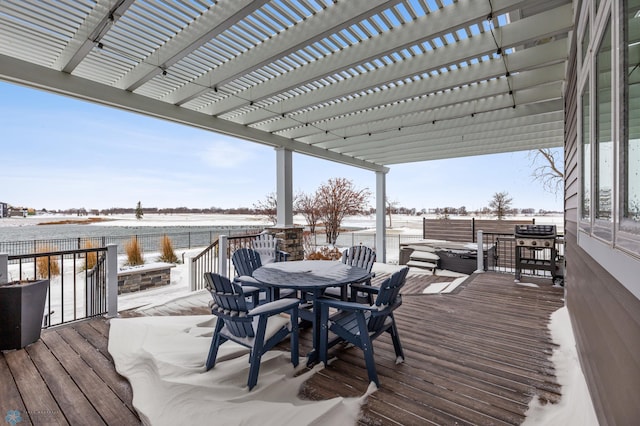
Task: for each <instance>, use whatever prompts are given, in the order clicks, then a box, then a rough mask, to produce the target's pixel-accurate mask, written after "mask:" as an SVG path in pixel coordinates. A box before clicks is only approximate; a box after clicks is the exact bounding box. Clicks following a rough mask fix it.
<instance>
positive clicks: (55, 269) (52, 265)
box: [36, 245, 60, 278]
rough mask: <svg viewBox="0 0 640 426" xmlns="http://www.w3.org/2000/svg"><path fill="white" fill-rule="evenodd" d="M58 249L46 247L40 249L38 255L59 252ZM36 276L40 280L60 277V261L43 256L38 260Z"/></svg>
mask: <svg viewBox="0 0 640 426" xmlns="http://www.w3.org/2000/svg"><path fill="white" fill-rule="evenodd" d="M57 250H58V248H57V247H53V246H48V245H44V246H42V247H40V248H39V249H38V253H50V252H53V251H57ZM36 275H37V277H38V278H49V277H56V276H58V275H60V263H59V262H58V259H57V258H55V257H53V258H52V257H51V256H41V257H37V258H36Z"/></svg>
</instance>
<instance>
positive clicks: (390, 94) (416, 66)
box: [235, 33, 568, 132]
mask: <svg viewBox="0 0 640 426" xmlns="http://www.w3.org/2000/svg"><path fill="white" fill-rule="evenodd" d="M476 39H477V40H476ZM481 40H482V42H481ZM480 42H481V44H482V45H483V46H485V49H488V50H487V51H485V52H482V53H486V52H491V51H493V50H495V44H494V42H493V38H492V37H491V34H486V33H485V34H483V35H479V36H477V37H474V43H478V44H480ZM469 54H470V51H469V49H459V46H457V44H456V45H449V46H447V47H445V48H442V49H439V50H437V51H431V52H427V53H426V54H424V55H421V56H414V57H412V58H409V59H406V60H404V61H402V62H396V63H393V64H390V65H388V66H386V67H383V68H378V69H375V70H372V71H370V72H368V73H365V74H362V75H359V76H357V77H354V78H351V79H348V80H343V81H340V82H338V83H335V84H332V85H330V86H327V87H324V88H321V89H318V90H316V91H315V93H314V94H313V97H312V98H311V99H309V98H307V97H305V96H295V97H292V98H289V99H285V100H283V101H282V102H279V103H278V109H279V110H280V111H282V113H283V114H291V113H292V112H295V111H299V110H301V109H304V108H309V107H311V106H313V105H320V104H322V103H324V102H329V101H331V100H334V99H339V98H342V97H344V96H345V95H348V94H351V93H358V92H362V91H365V90H367V89H370V88H375V87H380V86H381V85H384V84H387V83H391V82H395V81H398V80H401V79H403V78H409V77H412V76H414V75H418V74H422V73H425V72H427V71H429V70H432V69H440V68H442V67H445V66H447V65H450V64H452V63H456V64H457V63H460V62H462V61H464V60H466V59H467V58H468V57H469ZM567 55H568V49H567V41H566V40H564V39H563V40H559V41H555V42H551V43H547V44H544V45H540V46H536V47H533V48H530V49H526V50H521V51H516V52H515V53H512V54H510V55H505V56H504V60H505V62H506V64H507V67H508V69H509V72H511V73H517V72H521V71H526V70H530V69H533V68H537V67H540V66H541V65H544V64H549V63H554V62H560V61H564V60H566V59H567ZM505 71H506V70H505V64H504V63H503V61H502V60H501V59H499V60H491V61H489V62H482V63H478V64H469V66H467V67H465V68H459V69H458V70H456V71H450V72H448V73H445V74H441V75H439V76H438V77H437V78H425V79H422V80H420V81H417V82H412V83H410V84H405V85H403V86H397V87H395V88H394V89H393V90H383V91H379V92H376V93H373V94H369V95H367V96H362V97H358V98H355V99H352V100H350V101H349V102H341V103H339V104H335V105H331V107H327V108H318V109H317V110H315V111H310V112H308V113H305V115H304V118H305V120H306V121H308V122H312V123H313V122H317V121H320V120H325V119H329V118H332V117H336V116H340V115H342V114H348V113H352V112H356V111H363V110H366V109H367V108H373V107H375V106H379V105H386V104H389V103H392V102H395V101H398V100H402V99H407V98H409V97H412V96H416V95H419V94H425V93H434V92H437V91H440V90H446V89H449V88H453V87H459V86H462V85H464V84H469V83H473V82H477V81H482V80H486V79H489V78H492V77H497V76H499V75H504V74H505ZM272 117H273V113H270V112H269V111H265V110H257V111H251V112H249V113H247V114H243V115H241V116H239V117H237V118H235V120H236V121H238V122H240V123H242V124H254V123H258V124H257V125H256V126H255V127H256V128H260V129H263V130H267V131H270V132H277V131H280V130H283V129H286V128H287V127H291V126H296V125H299V122H297V121H294V119H293V118H296V117H295V116H294V117H293V118H288V117H285V118H281V119H278V120H275V121H271V122H269V123H264V124H262V123H259V122H260V121H261V120H266V119H268V118H272Z"/></svg>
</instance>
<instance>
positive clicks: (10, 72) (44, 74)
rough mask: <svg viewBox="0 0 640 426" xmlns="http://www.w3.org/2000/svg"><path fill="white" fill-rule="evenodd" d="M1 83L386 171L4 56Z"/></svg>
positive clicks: (382, 168)
mask: <svg viewBox="0 0 640 426" xmlns="http://www.w3.org/2000/svg"><path fill="white" fill-rule="evenodd" d="M0 79H1V80H5V81H9V82H12V83H17V84H22V85H25V86H29V87H33V88H38V89H43V90H47V91H49V92H53V93H57V94H61V95H67V96H71V97H74V98H78V99H82V100H86V101H91V102H96V103H99V104H102V105H107V106H112V107H117V108H120V109H123V110H126V111H131V112H137V113H141V114H144V115H148V116H151V117H156V118H161V119H164V120H168V121H172V122H175V123H181V124H186V125H190V126H193V127H197V128H200V129H204V130H210V131H214V132H217V133H221V134H223V135H227V136H233V137H237V138H240V139H244V140H248V141H252V142H258V143H261V144H263V145H268V146H273V147H282V148H288V149H291V150H293V151H295V152H300V153H302V154H308V155H311V156H314V157H318V158H323V159H326V160H331V161H336V162H338V163H343V164H348V165H352V166H355V167H360V168H363V169H367V170H371V171H386V170H388V169H387V168H386V167H384V166H382V165H380V164H375V163H371V162H368V161H364V160H359V159H356V158H352V157H348V156H345V155H342V154H337V153H334V152H331V151H328V150H325V149H321V148H316V147H313V146H309V145H307V144H305V143H301V142H297V141H294V140H291V139H286V138H283V137H281V136H276V135H272V134H269V133H265V132H261V131H259V130H255V129H252V128H250V127H247V126H242V125H238V124H235V123H231V122H229V121H226V120H221V119H218V118H215V117H211V116H208V115H206V114H202V113H199V112H195V111H192V110H188V109H186V108H181V107H178V106H175V105H170V104H167V103H166V102H162V101H158V100H154V99H150V98H148V97H145V96H141V95H138V94H135V93H131V92H127V91H124V90H122V89H118V88H115V87H110V86H106V85H104V84H100V83H96V82H94V81H90V80H87V79H84V78H81V77H76V76H74V75H70V74H67V73H63V72H60V71H55V70H53V69H50V68H45V67H42V66H39V65H35V64H32V63H30V62H26V61H21V60H19V59H15V58H12V57H9V56H5V55H0Z"/></svg>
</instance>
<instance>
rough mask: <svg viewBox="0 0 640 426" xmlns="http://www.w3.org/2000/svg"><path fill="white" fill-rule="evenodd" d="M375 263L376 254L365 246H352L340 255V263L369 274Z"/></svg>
mask: <svg viewBox="0 0 640 426" xmlns="http://www.w3.org/2000/svg"><path fill="white" fill-rule="evenodd" d="M375 262H376V252H375V251H373V250H372V249H370V248H369V247H367V246H353V247H350V248H348V249H347V250H345V251H344V252H343V253H342V263H344V264H347V265H351V266H358V267H360V268H364V269H366V270H367V271H369V272H371V269H372V268H373V264H374V263H375Z"/></svg>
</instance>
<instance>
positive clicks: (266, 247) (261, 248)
mask: <svg viewBox="0 0 640 426" xmlns="http://www.w3.org/2000/svg"><path fill="white" fill-rule="evenodd" d="M251 248H252V249H253V250H255V251H256V252H257V253H258V254H259V257H261V258H262V261H263V262H262V263H270V262H274V261H276V255H277V251H278V239H277V238H275V237H274V236H273V235H271V234H260V235H258V236H257V237H255V238H254V239H253V240H252V241H251Z"/></svg>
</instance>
